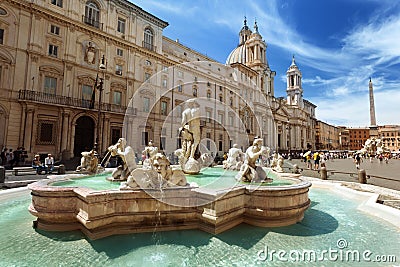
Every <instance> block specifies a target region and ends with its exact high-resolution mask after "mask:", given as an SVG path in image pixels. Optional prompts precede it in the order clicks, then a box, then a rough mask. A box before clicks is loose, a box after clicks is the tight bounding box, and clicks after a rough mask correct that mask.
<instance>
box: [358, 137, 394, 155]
mask: <svg viewBox="0 0 400 267" xmlns="http://www.w3.org/2000/svg"><path fill="white" fill-rule="evenodd" d="M359 152H360V153H362V154H369V155H380V154H383V153H388V152H390V149H388V148H387V147H385V145H384V144H383V143H382V140H381V139H380V138H375V137H371V138H368V139H367V141H365V144H364V145H363V148H361V150H360V151H359Z"/></svg>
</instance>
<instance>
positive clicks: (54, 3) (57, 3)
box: [51, 0, 63, 7]
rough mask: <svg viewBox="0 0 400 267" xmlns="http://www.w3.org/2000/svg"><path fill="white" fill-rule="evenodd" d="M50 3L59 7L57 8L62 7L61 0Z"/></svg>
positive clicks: (52, 0)
mask: <svg viewBox="0 0 400 267" xmlns="http://www.w3.org/2000/svg"><path fill="white" fill-rule="evenodd" d="M51 3H52V4H53V5H56V6H59V7H63V0H51Z"/></svg>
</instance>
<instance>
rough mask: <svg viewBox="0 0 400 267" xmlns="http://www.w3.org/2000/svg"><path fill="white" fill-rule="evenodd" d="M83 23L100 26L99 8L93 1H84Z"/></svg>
mask: <svg viewBox="0 0 400 267" xmlns="http://www.w3.org/2000/svg"><path fill="white" fill-rule="evenodd" d="M85 23H86V24H89V25H91V26H93V27H96V28H100V9H99V7H98V6H97V4H96V3H95V2H93V1H87V2H86V7H85Z"/></svg>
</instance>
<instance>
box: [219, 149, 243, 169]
mask: <svg viewBox="0 0 400 267" xmlns="http://www.w3.org/2000/svg"><path fill="white" fill-rule="evenodd" d="M238 147H239V146H238V145H237V144H234V145H233V146H232V148H230V149H229V151H228V157H227V159H226V160H224V161H223V166H224V169H228V170H237V171H238V170H240V167H241V166H242V165H243V159H242V157H243V152H242V150H241V149H240V148H238Z"/></svg>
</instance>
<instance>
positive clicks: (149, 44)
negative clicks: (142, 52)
mask: <svg viewBox="0 0 400 267" xmlns="http://www.w3.org/2000/svg"><path fill="white" fill-rule="evenodd" d="M143 40H144V41H143V47H144V48H146V49H149V50H154V48H153V46H154V34H153V31H152V30H151V29H150V28H146V29H145V30H144V38H143Z"/></svg>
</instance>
